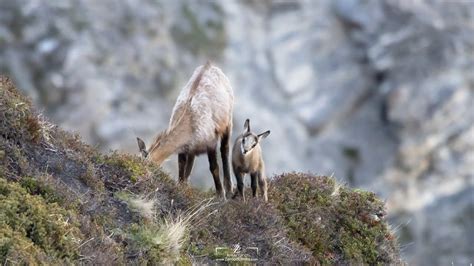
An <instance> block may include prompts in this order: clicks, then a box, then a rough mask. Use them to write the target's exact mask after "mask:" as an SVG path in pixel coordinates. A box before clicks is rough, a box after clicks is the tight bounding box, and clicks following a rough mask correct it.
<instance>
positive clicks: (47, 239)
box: [0, 177, 82, 264]
mask: <svg viewBox="0 0 474 266" xmlns="http://www.w3.org/2000/svg"><path fill="white" fill-rule="evenodd" d="M0 221H1V222H0V232H1V233H2V238H1V240H0V243H2V245H1V246H0V250H1V253H0V254H2V257H0V262H1V263H2V264H3V263H5V261H7V260H10V259H11V257H15V258H17V257H18V256H20V255H21V254H27V253H28V252H32V255H31V256H27V257H25V259H27V260H29V259H31V260H32V261H26V262H27V263H37V262H40V261H37V260H36V258H38V256H40V255H42V254H46V255H47V256H48V257H49V258H53V259H54V260H58V261H72V260H75V259H77V258H78V256H79V254H78V246H79V244H80V242H81V240H82V234H81V232H80V230H79V229H78V227H77V224H75V216H74V214H72V213H70V212H68V211H67V210H65V209H63V208H61V207H60V206H59V205H58V204H57V203H48V202H47V201H46V200H44V198H43V197H41V196H40V195H31V194H29V193H28V191H27V189H25V188H23V187H21V186H20V184H18V183H12V182H7V181H6V180H5V179H4V178H2V177H0ZM27 243H30V244H27ZM32 245H33V246H34V247H31V246H32ZM30 247H31V248H30Z"/></svg>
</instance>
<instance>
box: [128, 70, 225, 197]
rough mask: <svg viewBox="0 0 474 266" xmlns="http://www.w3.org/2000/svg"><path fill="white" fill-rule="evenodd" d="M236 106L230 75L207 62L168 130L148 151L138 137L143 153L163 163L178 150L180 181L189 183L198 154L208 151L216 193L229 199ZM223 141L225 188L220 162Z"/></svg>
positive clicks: (183, 94)
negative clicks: (231, 150)
mask: <svg viewBox="0 0 474 266" xmlns="http://www.w3.org/2000/svg"><path fill="white" fill-rule="evenodd" d="M233 105H234V95H233V91H232V87H231V85H230V82H229V80H228V78H227V77H226V76H225V75H224V73H223V72H222V71H221V70H220V69H219V68H218V67H216V66H214V65H212V64H211V63H210V62H207V63H206V64H205V65H204V66H200V67H198V68H196V70H195V71H194V73H193V75H192V77H191V79H190V80H189V81H188V83H187V84H186V86H185V87H184V88H183V89H182V90H181V93H180V94H179V96H178V99H177V100H176V104H175V106H174V108H173V113H172V115H171V118H170V122H169V126H168V129H166V130H164V131H163V132H161V133H160V134H158V136H157V137H156V138H155V141H154V142H153V144H152V145H151V146H150V147H149V149H148V150H147V148H146V145H145V142H143V140H141V139H140V138H137V141H138V147H139V149H140V152H141V154H142V155H143V156H144V157H146V158H149V159H150V160H152V161H153V162H155V163H157V164H158V165H161V163H162V162H163V161H164V160H165V159H167V158H168V157H169V156H171V155H172V154H175V153H177V154H178V165H179V182H180V183H187V180H188V178H189V175H190V174H191V170H192V168H193V164H194V158H195V156H197V155H200V154H203V153H207V156H208V158H209V168H210V171H211V173H212V176H213V178H214V184H215V186H216V193H217V194H218V195H219V196H222V197H224V198H225V194H226V193H228V194H229V195H230V194H231V193H232V181H231V177H230V167H229V141H230V134H231V131H232V110H233ZM219 141H220V142H221V145H220V152H221V157H222V167H223V168H224V170H223V172H224V187H225V191H224V190H223V188H222V185H221V181H220V177H219V165H218V162H217V146H218V142H219Z"/></svg>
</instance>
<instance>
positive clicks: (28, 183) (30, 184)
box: [20, 177, 63, 204]
mask: <svg viewBox="0 0 474 266" xmlns="http://www.w3.org/2000/svg"><path fill="white" fill-rule="evenodd" d="M20 185H21V186H22V187H23V188H25V189H26V191H27V192H28V193H29V194H31V195H40V196H41V197H43V199H44V200H45V201H46V202H47V203H53V202H57V203H59V204H62V203H63V198H62V197H61V196H60V195H58V194H57V193H56V191H55V190H54V189H53V188H52V187H50V186H48V185H46V184H44V183H42V182H40V181H38V180H37V179H34V178H31V177H23V178H22V179H21V180H20Z"/></svg>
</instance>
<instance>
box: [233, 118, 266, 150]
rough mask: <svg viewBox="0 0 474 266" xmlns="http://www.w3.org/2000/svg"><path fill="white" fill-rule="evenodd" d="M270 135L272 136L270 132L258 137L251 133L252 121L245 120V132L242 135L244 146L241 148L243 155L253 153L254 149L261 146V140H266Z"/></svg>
mask: <svg viewBox="0 0 474 266" xmlns="http://www.w3.org/2000/svg"><path fill="white" fill-rule="evenodd" d="M268 135H270V130H267V131H265V132H263V133H260V134H258V135H256V134H254V133H252V132H250V120H249V119H247V120H245V124H244V132H243V133H242V144H241V146H240V150H241V151H242V154H243V155H245V154H247V153H249V152H250V151H252V149H253V148H255V146H257V145H258V144H259V142H260V140H262V139H264V138H266V137H267V136H268Z"/></svg>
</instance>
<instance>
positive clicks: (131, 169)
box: [97, 152, 147, 183]
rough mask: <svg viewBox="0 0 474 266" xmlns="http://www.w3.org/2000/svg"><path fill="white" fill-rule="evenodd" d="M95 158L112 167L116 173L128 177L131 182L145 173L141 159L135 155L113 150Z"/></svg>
mask: <svg viewBox="0 0 474 266" xmlns="http://www.w3.org/2000/svg"><path fill="white" fill-rule="evenodd" d="M97 160H99V161H103V162H104V163H105V164H108V165H110V166H112V167H114V168H115V170H116V172H117V174H118V175H122V176H125V177H128V178H129V180H130V181H132V182H133V183H135V182H137V181H138V180H139V179H140V177H143V176H144V175H145V174H146V173H147V169H146V167H145V164H144V163H143V160H142V159H141V158H140V157H138V156H135V155H129V154H119V153H117V152H114V153H112V154H110V155H106V156H104V157H103V158H97Z"/></svg>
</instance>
